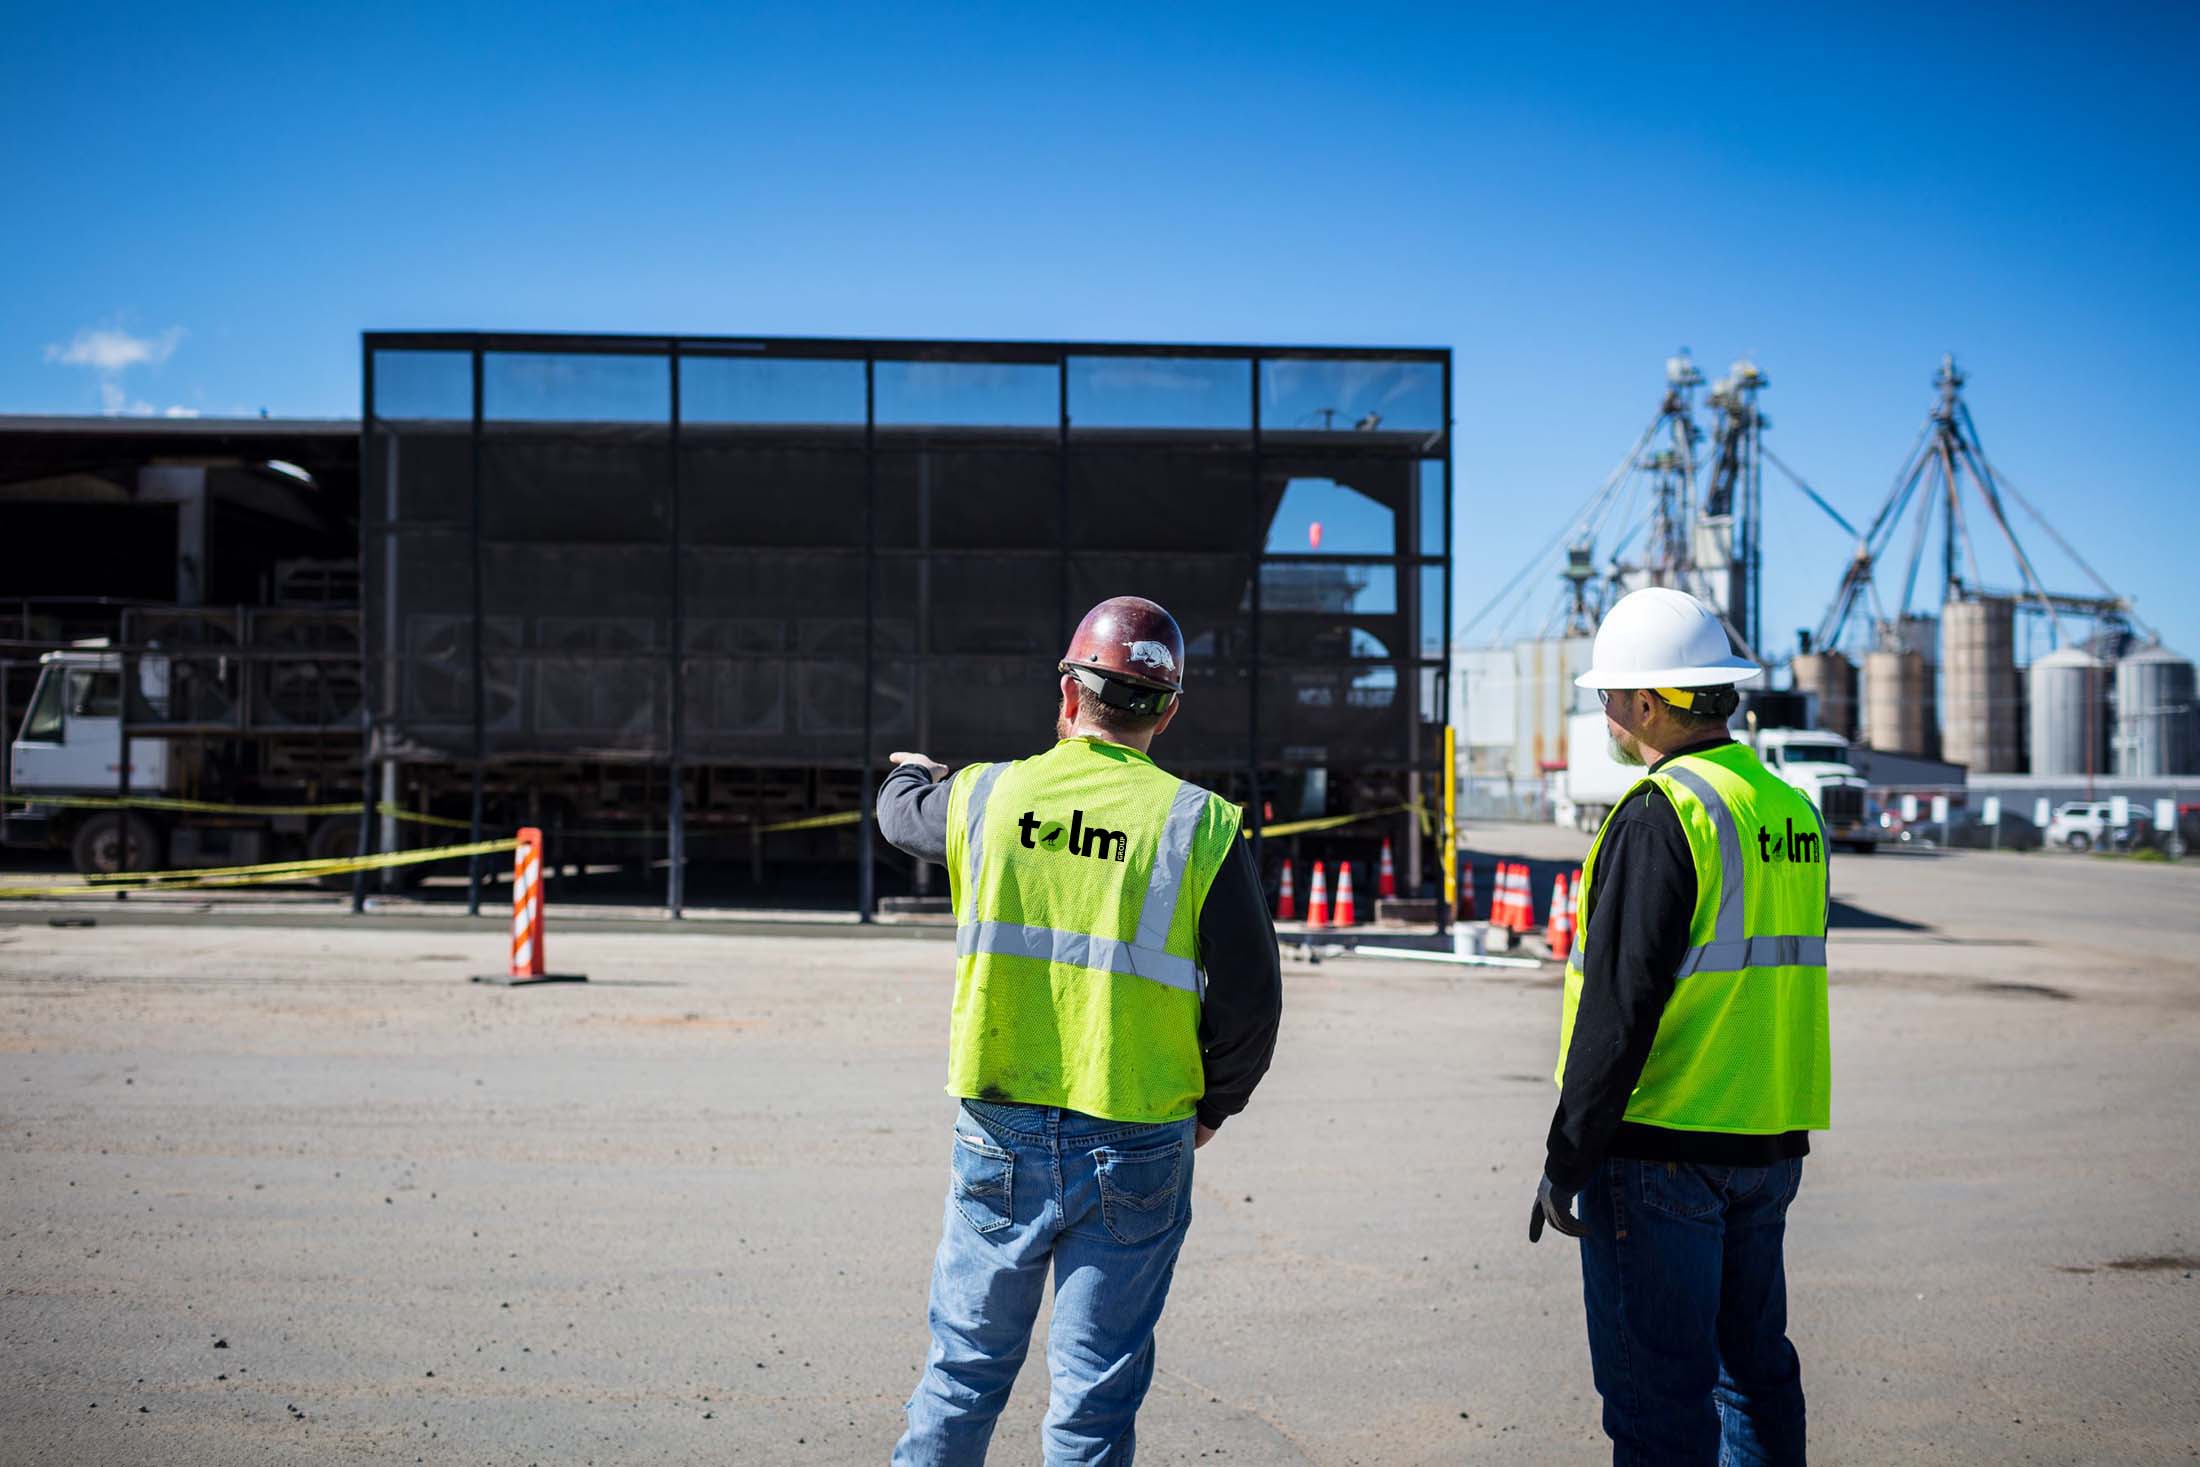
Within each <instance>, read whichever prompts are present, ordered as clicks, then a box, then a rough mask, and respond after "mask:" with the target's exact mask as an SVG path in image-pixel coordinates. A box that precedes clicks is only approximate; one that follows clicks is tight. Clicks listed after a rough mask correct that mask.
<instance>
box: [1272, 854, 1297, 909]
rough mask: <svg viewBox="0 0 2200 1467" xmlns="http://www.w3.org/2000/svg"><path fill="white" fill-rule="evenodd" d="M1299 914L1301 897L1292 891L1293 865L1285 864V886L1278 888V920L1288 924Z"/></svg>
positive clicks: (1286, 862) (1287, 862)
mask: <svg viewBox="0 0 2200 1467" xmlns="http://www.w3.org/2000/svg"><path fill="white" fill-rule="evenodd" d="M1298 912H1299V895H1298V893H1297V892H1295V891H1293V890H1292V889H1291V863H1290V862H1289V861H1285V862H1284V863H1283V885H1281V886H1279V887H1277V888H1276V920H1277V921H1278V922H1288V921H1290V920H1291V919H1292V918H1293V917H1295V916H1297V915H1298Z"/></svg>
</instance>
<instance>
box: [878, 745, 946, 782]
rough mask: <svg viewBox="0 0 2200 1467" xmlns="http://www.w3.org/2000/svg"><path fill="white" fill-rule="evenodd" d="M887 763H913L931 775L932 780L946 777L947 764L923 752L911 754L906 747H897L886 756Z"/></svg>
mask: <svg viewBox="0 0 2200 1467" xmlns="http://www.w3.org/2000/svg"><path fill="white" fill-rule="evenodd" d="M886 762H887V763H889V764H914V765H917V766H918V767H919V768H921V769H923V770H924V771H925V772H926V773H927V774H929V775H931V776H932V778H933V779H934V780H940V779H945V778H946V777H947V766H946V765H945V764H942V763H940V762H939V761H938V760H937V759H934V758H931V757H930V756H929V755H925V754H913V753H911V752H909V751H908V750H907V749H897V750H895V751H894V752H893V753H891V754H888V755H887V756H886Z"/></svg>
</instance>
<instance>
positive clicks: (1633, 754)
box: [1611, 734, 1649, 769]
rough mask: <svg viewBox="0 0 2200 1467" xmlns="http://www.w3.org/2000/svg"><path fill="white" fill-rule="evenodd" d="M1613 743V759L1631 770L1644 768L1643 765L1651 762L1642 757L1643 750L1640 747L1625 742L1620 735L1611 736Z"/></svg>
mask: <svg viewBox="0 0 2200 1467" xmlns="http://www.w3.org/2000/svg"><path fill="white" fill-rule="evenodd" d="M1611 743H1612V758H1613V759H1614V760H1615V761H1616V762H1618V763H1621V764H1624V765H1626V766H1627V767H1628V768H1630V769H1640V768H1642V767H1643V765H1645V764H1647V763H1648V762H1649V761H1648V760H1647V759H1644V758H1643V757H1642V748H1641V746H1640V745H1637V744H1633V743H1631V742H1629V741H1627V740H1623V739H1621V738H1620V736H1619V735H1618V734H1613V735H1612V736H1611Z"/></svg>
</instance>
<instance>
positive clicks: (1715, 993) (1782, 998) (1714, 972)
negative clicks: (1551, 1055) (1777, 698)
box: [1558, 744, 1832, 1135]
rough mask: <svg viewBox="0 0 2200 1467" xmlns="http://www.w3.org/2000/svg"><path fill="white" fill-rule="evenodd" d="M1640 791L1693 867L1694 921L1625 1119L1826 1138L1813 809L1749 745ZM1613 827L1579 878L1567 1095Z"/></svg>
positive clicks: (1821, 942)
mask: <svg viewBox="0 0 2200 1467" xmlns="http://www.w3.org/2000/svg"><path fill="white" fill-rule="evenodd" d="M1643 784H1654V785H1656V786H1657V787H1658V789H1659V790H1661V791H1662V792H1663V793H1664V795H1665V797H1666V798H1667V799H1668V800H1670V801H1671V802H1672V804H1673V809H1674V811H1675V812H1676V813H1677V814H1678V815H1679V816H1680V821H1681V829H1682V830H1683V831H1684V832H1686V834H1687V837H1688V849H1689V852H1690V854H1691V855H1692V856H1693V857H1694V858H1695V865H1696V910H1695V912H1694V914H1693V915H1692V917H1691V919H1690V922H1689V937H1688V941H1689V951H1688V955H1687V957H1686V959H1685V960H1684V961H1683V962H1682V963H1681V967H1680V971H1679V973H1677V974H1676V975H1675V982H1674V987H1673V996H1672V998H1671V999H1670V1000H1669V1001H1668V1002H1667V1004H1666V1006H1665V1014H1664V1016H1663V1017H1662V1018H1661V1019H1660V1020H1659V1021H1658V1032H1657V1037H1656V1039H1655V1041H1654V1042H1653V1043H1652V1045H1651V1048H1650V1058H1649V1060H1648V1061H1647V1062H1646V1063H1645V1064H1644V1065H1643V1068H1642V1078H1641V1079H1640V1080H1638V1081H1637V1082H1636V1083H1635V1090H1634V1094H1633V1095H1632V1096H1631V1097H1630V1098H1629V1100H1628V1102H1627V1113H1626V1119H1628V1120H1630V1121H1634V1122H1638V1123H1640V1124H1643V1125H1650V1126H1664V1127H1667V1128H1670V1129H1673V1130H1680V1131H1724V1132H1731V1133H1736V1134H1742V1135H1778V1134H1780V1133H1782V1132H1786V1131H1802V1130H1813V1131H1819V1130H1824V1129H1825V1128H1826V1127H1827V1126H1828V1125H1829V1124H1830V1122H1831V1119H1832V1056H1831V1049H1830V1043H1829V1039H1828V1034H1827V1012H1826V920H1827V908H1828V900H1829V898H1828V893H1827V886H1826V858H1827V846H1826V832H1825V826H1824V823H1823V822H1822V821H1821V820H1820V819H1819V818H1818V810H1817V807H1816V806H1814V805H1812V804H1811V802H1810V801H1809V800H1808V799H1807V798H1805V797H1804V795H1803V794H1802V792H1801V791H1799V790H1797V789H1796V788H1795V787H1794V786H1792V785H1790V784H1788V783H1786V782H1785V781H1784V780H1782V779H1780V778H1779V777H1778V776H1777V775H1775V774H1773V773H1772V772H1771V771H1770V770H1768V769H1766V768H1765V766H1764V764H1763V763H1762V762H1760V761H1759V760H1758V758H1757V755H1756V754H1755V753H1754V752H1753V751H1752V750H1751V749H1749V748H1748V747H1747V746H1746V745H1743V744H1723V745H1721V746H1719V747H1718V748H1715V749H1707V750H1705V751H1704V752H1702V753H1698V754H1684V755H1682V756H1681V757H1679V758H1677V759H1674V760H1672V761H1671V762H1669V763H1668V764H1666V766H1665V767H1664V768H1663V769H1660V770H1659V771H1658V772H1657V773H1655V774H1650V775H1646V776H1644V778H1643V780H1642V781H1641V782H1640V783H1638V784H1637V785H1636V786H1635V788H1634V789H1632V790H1630V791H1628V795H1627V798H1628V799H1632V798H1633V797H1634V795H1635V793H1636V792H1637V791H1639V790H1640V789H1641V788H1642V786H1643ZM1625 803H1626V800H1625V799H1623V800H1622V801H1621V802H1620V805H1624V804H1625ZM1620 805H1615V806H1613V807H1612V808H1613V813H1614V814H1617V813H1618V811H1619V809H1620ZM1610 829H1611V817H1610V816H1607V817H1606V819H1605V823H1604V829H1603V830H1599V831H1598V832H1597V838H1596V842H1595V844H1593V845H1592V846H1590V848H1589V859H1588V862H1587V864H1586V865H1585V866H1584V867H1583V871H1584V876H1583V879H1582V887H1581V918H1582V923H1581V926H1582V932H1581V936H1582V939H1583V940H1582V941H1581V942H1580V943H1579V944H1577V945H1576V947H1575V948H1574V953H1573V956H1572V958H1571V959H1569V960H1568V962H1567V965H1566V991H1565V999H1564V1005H1563V1009H1562V1011H1561V1016H1560V1020H1559V1035H1558V1080H1559V1082H1560V1083H1561V1084H1564V1083H1565V1079H1566V1051H1567V1048H1568V1046H1570V1045H1571V1044H1572V1042H1573V1034H1574V1016H1575V1014H1576V1012H1577V1011H1578V1010H1579V1008H1580V1005H1581V985H1582V970H1583V962H1584V956H1583V955H1584V953H1585V952H1586V950H1587V937H1588V929H1589V915H1590V911H1591V908H1592V906H1593V905H1594V903H1595V900H1596V895H1595V881H1596V858H1597V852H1598V851H1599V850H1601V849H1602V847H1603V845H1604V836H1605V832H1606V831H1609V830H1610Z"/></svg>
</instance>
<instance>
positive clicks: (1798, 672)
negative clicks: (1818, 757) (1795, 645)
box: [1792, 652, 1856, 739]
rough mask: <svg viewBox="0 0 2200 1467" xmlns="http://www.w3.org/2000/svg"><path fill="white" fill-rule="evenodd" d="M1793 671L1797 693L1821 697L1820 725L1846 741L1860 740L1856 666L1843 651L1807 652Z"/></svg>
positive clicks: (1798, 658) (1794, 666) (1797, 659)
mask: <svg viewBox="0 0 2200 1467" xmlns="http://www.w3.org/2000/svg"><path fill="white" fill-rule="evenodd" d="M1792 671H1793V672H1794V675H1795V691H1796V692H1798V693H1814V694H1816V695H1817V698H1818V726H1819V727H1820V728H1824V729H1830V730H1832V731H1833V732H1834V733H1837V734H1839V735H1841V737H1843V738H1845V739H1853V738H1855V737H1856V664H1855V663H1854V662H1851V661H1850V660H1849V659H1848V657H1847V656H1846V655H1845V654H1843V653H1840V652H1804V653H1800V654H1798V655H1797V656H1796V658H1795V662H1794V664H1793V668H1792Z"/></svg>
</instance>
